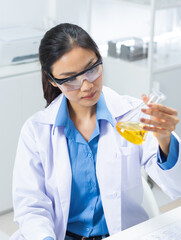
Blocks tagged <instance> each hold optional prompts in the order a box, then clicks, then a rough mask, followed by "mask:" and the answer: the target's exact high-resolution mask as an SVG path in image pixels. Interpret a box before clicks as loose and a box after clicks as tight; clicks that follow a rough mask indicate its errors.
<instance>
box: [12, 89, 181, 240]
mask: <svg viewBox="0 0 181 240" xmlns="http://www.w3.org/2000/svg"><path fill="white" fill-rule="evenodd" d="M103 92H104V97H105V100H106V104H107V106H108V109H109V111H110V112H111V114H112V116H113V121H114V124H116V122H117V120H118V119H119V118H120V117H121V116H122V115H124V114H125V113H126V112H128V111H129V110H130V109H132V108H133V107H134V106H136V105H137V104H138V100H137V99H135V98H131V97H128V96H120V95H118V94H117V93H115V92H114V91H113V90H111V89H109V88H107V87H104V88H103ZM61 100H62V95H60V96H58V97H57V98H56V99H55V100H54V101H53V102H52V104H51V105H50V106H49V107H47V108H46V109H45V110H43V111H40V112H38V113H36V114H35V115H33V116H32V117H31V118H30V119H28V121H27V122H26V123H25V124H24V126H23V128H22V131H21V134H20V139H19V144H18V149H17V155H16V161H15V166H14V176H13V199H14V210H15V221H17V222H18V224H19V227H20V230H19V231H17V232H16V233H15V234H14V235H13V236H12V237H11V239H12V240H14V239H15V240H24V239H26V240H32V239H33V240H42V239H43V238H45V237H46V236H52V237H53V238H54V239H56V240H63V239H64V236H65V231H66V226H67V221H68V214H69V205H70V196H71V178H72V176H71V166H70V161H69V155H68V149H67V141H66V137H65V135H64V130H63V127H57V128H56V129H55V132H54V135H53V128H54V123H55V118H56V114H57V111H58V108H59V106H60V103H61ZM175 136H176V135H175ZM176 137H177V136H176ZM177 139H178V141H179V143H181V142H180V139H179V138H178V137H177ZM179 147H180V146H179ZM157 150H158V143H157V140H156V138H155V137H154V136H153V134H152V133H149V134H148V136H147V139H146V142H145V143H144V144H143V145H141V146H139V145H134V144H132V143H130V142H128V141H126V140H125V139H124V138H123V137H121V136H120V135H119V133H118V132H117V131H116V129H115V127H112V125H111V124H110V123H109V122H107V121H104V120H102V122H101V133H100V138H99V143H98V152H97V161H96V175H97V179H98V183H99V188H100V194H101V199H102V205H103V209H104V214H105V219H106V222H107V227H108V230H109V234H110V235H111V234H114V233H116V232H118V231H120V230H123V229H125V228H128V227H130V226H132V225H135V224H137V223H140V222H142V221H144V220H146V219H147V218H148V216H147V214H146V212H145V211H144V209H143V208H142V206H141V203H142V197H143V189H142V182H141V173H140V168H141V166H142V165H144V166H145V169H146V171H147V172H148V174H149V175H150V176H151V177H152V178H153V179H154V181H156V182H157V183H158V184H159V185H160V187H161V188H162V189H163V190H164V191H165V192H166V193H167V194H169V195H170V196H171V197H172V198H177V197H180V196H181V187H180V186H181V157H180V153H179V160H178V161H177V163H176V165H175V166H174V167H173V168H172V169H170V170H165V171H164V170H162V169H161V168H160V167H159V166H158V165H157V163H156V160H157Z"/></svg>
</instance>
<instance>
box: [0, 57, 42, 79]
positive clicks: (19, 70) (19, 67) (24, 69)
mask: <svg viewBox="0 0 181 240" xmlns="http://www.w3.org/2000/svg"><path fill="white" fill-rule="evenodd" d="M39 70H40V63H39V61H35V62H31V63H24V64H16V65H7V66H1V67H0V79H2V78H6V77H9V76H16V75H19V74H26V73H29V72H34V71H39Z"/></svg>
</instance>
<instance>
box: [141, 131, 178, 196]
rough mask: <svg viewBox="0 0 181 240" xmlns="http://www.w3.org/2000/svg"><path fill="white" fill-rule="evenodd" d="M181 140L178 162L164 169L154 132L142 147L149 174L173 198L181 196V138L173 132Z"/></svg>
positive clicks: (143, 158)
mask: <svg viewBox="0 0 181 240" xmlns="http://www.w3.org/2000/svg"><path fill="white" fill-rule="evenodd" d="M172 134H173V135H174V136H175V137H176V139H177V140H178V142H179V149H178V151H179V153H178V160H177V162H176V164H175V165H174V166H173V167H172V168H170V169H166V170H164V169H162V168H161V167H160V166H159V164H158V163H157V152H158V148H159V145H158V142H157V139H156V138H155V137H154V135H153V133H151V132H150V133H149V134H148V136H147V138H146V141H145V143H144V144H143V147H142V164H143V165H144V167H145V170H146V172H147V173H148V175H149V176H150V177H151V178H152V179H153V180H154V181H155V182H156V183H157V184H158V185H159V186H160V187H161V189H162V190H163V191H164V192H165V193H166V194H167V195H168V196H170V197H171V198H172V199H176V198H178V197H181V187H180V186H181V153H180V147H181V140H180V138H179V137H178V136H177V135H176V134H175V133H174V132H173V133H172Z"/></svg>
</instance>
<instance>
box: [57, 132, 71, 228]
mask: <svg viewBox="0 0 181 240" xmlns="http://www.w3.org/2000/svg"><path fill="white" fill-rule="evenodd" d="M52 141H53V151H54V158H53V159H54V161H55V163H54V164H55V174H56V180H57V186H58V191H59V194H60V202H61V207H62V211H63V216H64V228H65V229H66V226H67V221H68V214H69V206H70V197H71V179H72V174H71V166H70V160H69V154H68V148H67V141H66V137H65V135H64V130H63V128H62V127H57V128H56V129H55V132H54V135H53V136H52Z"/></svg>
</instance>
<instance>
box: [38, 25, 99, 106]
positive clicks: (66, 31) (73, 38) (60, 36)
mask: <svg viewBox="0 0 181 240" xmlns="http://www.w3.org/2000/svg"><path fill="white" fill-rule="evenodd" d="M75 46H79V47H82V48H85V49H90V50H92V51H93V52H95V54H96V55H97V56H98V57H99V58H101V55H100V53H99V50H98V47H97V45H96V43H95V42H94V40H93V39H92V38H91V37H90V36H89V34H88V33H87V32H86V31H85V30H83V29H82V28H81V27H79V26H77V25H74V24H70V23H62V24H59V25H57V26H55V27H53V28H51V29H50V30H49V31H47V32H46V33H45V35H44V37H43V39H42V40H41V43H40V47H39V60H40V63H41V69H42V70H41V71H42V85H43V92H44V98H45V99H46V102H47V105H46V107H47V106H48V105H49V104H50V103H51V102H52V101H53V100H54V99H55V98H56V97H57V96H58V95H59V94H60V93H61V91H60V89H59V88H57V87H54V86H53V85H52V84H51V83H50V82H51V81H52V80H51V79H50V77H49V76H48V75H47V73H51V70H52V69H51V68H52V65H53V63H55V62H56V61H57V60H58V59H59V58H61V57H62V56H63V55H64V54H65V53H67V52H69V51H70V50H72V49H73V47H75Z"/></svg>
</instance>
